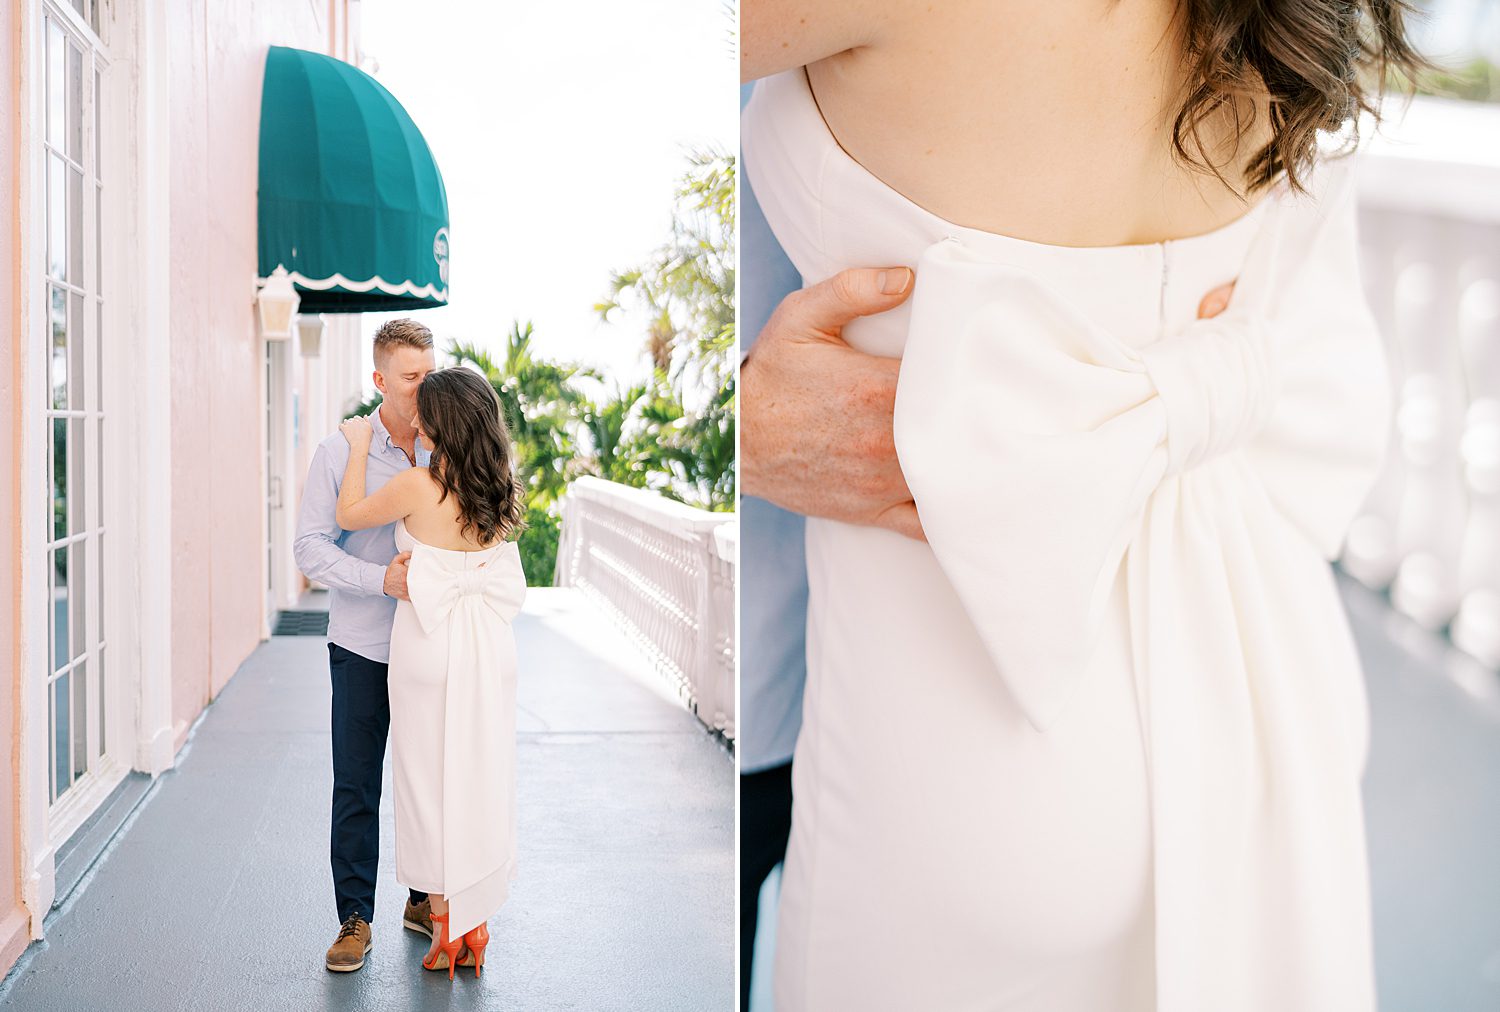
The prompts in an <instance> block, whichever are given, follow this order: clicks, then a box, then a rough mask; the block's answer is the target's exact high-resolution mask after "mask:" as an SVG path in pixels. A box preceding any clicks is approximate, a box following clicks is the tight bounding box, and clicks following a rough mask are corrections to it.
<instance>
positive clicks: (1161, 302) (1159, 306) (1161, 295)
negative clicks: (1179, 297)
mask: <svg viewBox="0 0 1500 1012" xmlns="http://www.w3.org/2000/svg"><path fill="white" fill-rule="evenodd" d="M1157 246H1158V247H1159V248H1160V250H1161V291H1160V292H1158V293H1157V296H1156V337H1157V339H1158V340H1160V339H1161V338H1163V337H1166V336H1167V244H1166V243H1157Z"/></svg>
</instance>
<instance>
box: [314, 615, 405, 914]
mask: <svg viewBox="0 0 1500 1012" xmlns="http://www.w3.org/2000/svg"><path fill="white" fill-rule="evenodd" d="M328 671H329V676H330V677H331V678H332V680H333V721H332V724H333V819H332V824H331V832H330V834H329V847H328V850H329V857H330V859H331V863H332V865H333V897H334V901H335V903H337V905H338V914H339V922H340V923H343V921H344V920H345V919H346V918H348V916H349V915H350V914H353V913H356V912H358V913H359V914H360V915H361V916H363V917H364V919H365V920H366V921H367V922H369V923H371V924H373V923H374V922H375V873H376V870H377V867H378V865H379V863H380V779H381V770H382V767H383V766H384V765H385V742H386V738H387V737H388V736H389V733H390V729H391V702H390V696H389V694H388V692H387V686H386V665H385V664H382V663H380V662H379V661H372V660H370V659H369V658H368V657H361V656H360V655H359V654H356V653H353V652H352V651H349V650H345V649H344V648H343V647H341V646H339V645H338V644H337V643H329V644H328ZM409 892H410V893H411V899H412V902H413V903H420V902H421V901H422V900H424V899H426V898H427V894H426V893H424V892H418V891H417V890H415V889H412V890H409Z"/></svg>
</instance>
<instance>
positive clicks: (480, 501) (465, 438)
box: [417, 366, 525, 545]
mask: <svg viewBox="0 0 1500 1012" xmlns="http://www.w3.org/2000/svg"><path fill="white" fill-rule="evenodd" d="M417 418H418V420H419V424H420V425H421V428H422V432H423V434H425V435H426V436H427V438H428V440H429V441H430V442H431V443H432V459H431V461H430V462H429V464H428V471H429V472H430V473H431V474H432V477H433V479H434V480H435V481H436V482H437V483H438V487H439V488H441V489H442V490H443V494H442V496H441V497H440V498H439V499H438V502H442V501H443V500H444V499H447V498H448V494H449V493H450V492H451V493H452V494H453V495H455V496H457V497H458V514H459V521H460V523H461V525H462V526H461V528H460V529H461V530H462V531H463V533H465V534H468V533H469V532H470V531H473V532H475V535H476V539H477V540H478V541H479V543H480V544H482V545H488V544H491V543H493V542H494V541H495V540H496V538H508V537H510V536H511V535H512V534H513V533H517V532H519V531H520V529H521V527H522V523H521V518H522V517H523V516H524V515H525V506H524V504H523V502H522V488H521V482H520V479H519V477H518V476H517V475H516V471H515V448H514V444H513V443H512V442H511V439H510V430H509V429H508V428H507V427H506V424H505V417H504V414H503V413H502V411H501V409H500V398H499V397H498V396H497V395H496V393H495V388H494V387H492V386H490V384H489V381H488V380H486V379H485V378H484V377H483V376H481V375H479V374H478V373H476V372H475V371H474V370H472V369H466V368H464V367H462V366H456V367H454V368H451V369H438V370H435V371H433V372H430V373H428V374H427V377H426V378H425V379H423V380H422V385H421V386H419V387H417Z"/></svg>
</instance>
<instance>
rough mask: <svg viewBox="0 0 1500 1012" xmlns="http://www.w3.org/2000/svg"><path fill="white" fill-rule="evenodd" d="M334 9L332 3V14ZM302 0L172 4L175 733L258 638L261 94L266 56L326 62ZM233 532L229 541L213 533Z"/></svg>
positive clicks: (312, 8)
mask: <svg viewBox="0 0 1500 1012" xmlns="http://www.w3.org/2000/svg"><path fill="white" fill-rule="evenodd" d="M339 7H340V8H341V7H342V2H340V3H339ZM329 19H330V9H329V5H327V4H322V3H320V4H316V5H313V4H308V3H306V2H304V0H257V2H254V3H244V2H242V0H196V2H193V3H191V4H183V5H182V8H181V10H180V13H179V9H178V8H174V13H173V19H172V23H171V36H172V38H171V47H172V51H173V59H172V80H171V93H172V119H171V124H172V126H171V129H172V166H173V167H172V250H173V254H172V266H171V278H172V377H171V381H172V437H171V438H172V502H173V516H172V535H173V537H172V540H173V555H172V629H173V644H172V672H173V686H172V718H173V722H174V725H175V732H176V736H177V741H176V743H175V744H176V745H177V746H180V745H181V744H182V739H183V737H184V736H185V735H186V733H187V729H188V728H189V727H190V726H191V724H192V722H193V720H194V719H196V717H197V716H198V714H199V712H201V711H202V709H203V707H204V706H205V705H206V704H207V703H208V701H209V700H210V699H211V698H212V697H213V696H214V695H216V694H217V693H218V692H219V690H220V689H222V688H223V686H224V684H225V683H226V682H227V681H228V680H229V678H230V677H231V676H232V675H233V674H234V672H235V669H236V668H237V667H238V666H239V665H240V663H241V662H242V661H243V660H244V659H245V658H246V657H247V656H249V654H250V652H251V651H252V650H253V649H254V648H255V645H256V643H257V642H258V641H259V638H260V627H261V614H262V609H263V607H264V605H263V601H264V599H265V588H264V587H263V585H262V584H261V571H262V563H263V559H264V551H265V550H264V547H263V545H262V543H261V536H260V530H261V523H262V519H261V518H262V515H263V513H264V510H265V490H264V488H263V487H262V482H261V461H262V453H263V451H262V448H261V420H262V417H263V412H264V408H263V406H262V403H261V397H262V387H263V379H262V369H263V367H262V365H261V347H260V339H259V336H258V334H257V331H256V321H255V314H254V307H253V304H252V301H251V299H252V294H253V290H254V289H253V285H254V279H255V275H256V231H255V230H256V217H255V185H256V165H257V150H258V147H259V130H260V89H261V80H262V75H263V74H264V71H265V54H266V50H267V48H268V47H269V46H271V45H286V46H296V47H299V48H302V49H311V50H316V51H319V52H329V51H330V46H329V43H328V37H329V24H328V22H329ZM229 531H235V532H242V534H239V535H235V536H228V535H227V534H226V532H229Z"/></svg>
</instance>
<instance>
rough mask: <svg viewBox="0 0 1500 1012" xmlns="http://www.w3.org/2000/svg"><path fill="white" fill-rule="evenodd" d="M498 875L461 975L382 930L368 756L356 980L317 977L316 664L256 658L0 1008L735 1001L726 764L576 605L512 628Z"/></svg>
mask: <svg viewBox="0 0 1500 1012" xmlns="http://www.w3.org/2000/svg"><path fill="white" fill-rule="evenodd" d="M516 635H517V641H518V645H519V653H520V684H519V688H518V703H519V708H520V709H519V713H518V738H519V741H518V749H517V751H518V757H519V765H518V770H517V781H518V784H517V790H518V798H517V804H518V807H519V812H520V820H521V821H520V825H519V827H518V849H519V857H518V866H517V867H518V877H517V880H516V882H515V883H514V885H513V887H512V892H511V895H510V899H509V900H508V901H507V903H506V905H505V906H504V907H503V908H502V909H501V910H500V911H499V912H498V913H497V914H496V915H495V916H494V917H493V918H492V919H491V921H490V931H491V936H492V939H491V942H490V948H489V950H488V952H487V953H486V955H485V969H484V976H483V977H482V978H480V979H478V980H475V979H474V976H473V970H472V969H470V970H468V971H467V973H462V972H461V973H460V976H459V978H458V979H455V980H454V981H453V982H452V983H451V984H450V983H449V981H448V975H447V973H446V972H442V973H434V972H428V971H424V970H422V968H421V965H420V960H421V956H422V954H423V953H424V952H425V951H426V949H427V945H428V944H429V943H428V939H427V938H425V937H424V936H421V935H418V934H417V933H415V932H413V931H409V930H404V929H403V928H402V927H401V913H402V906H403V903H404V901H405V897H406V889H405V888H404V887H403V886H401V885H400V884H399V883H397V881H396V879H395V825H394V811H393V805H394V801H393V795H392V791H391V769H390V753H389V750H388V751H387V754H386V770H385V785H384V789H383V795H382V802H381V836H380V844H381V846H380V854H381V857H380V866H381V867H380V882H379V887H378V892H377V895H376V901H375V912H374V925H373V928H374V934H373V939H372V941H373V948H372V949H371V950H370V953H369V955H368V956H367V957H366V961H365V965H364V968H363V969H361V970H359V971H356V972H354V973H342V974H335V973H330V972H328V971H327V970H326V969H324V967H323V956H324V952H325V951H326V950H327V948H328V946H329V944H331V943H332V941H333V938H334V935H335V934H337V932H338V926H339V924H338V915H337V913H336V912H335V909H334V902H333V883H332V877H331V873H330V871H329V866H328V837H329V804H330V797H331V794H332V789H333V774H332V766H331V756H330V744H329V704H330V688H329V675H328V652H327V648H326V647H325V646H324V640H323V639H321V638H318V637H276V638H273V639H271V640H270V641H268V642H266V643H262V644H261V645H260V647H259V648H258V649H257V650H256V651H255V653H254V654H253V655H251V657H250V658H249V659H248V660H247V661H246V662H245V663H244V664H243V665H242V666H241V668H240V670H239V672H238V673H237V674H236V675H235V677H234V678H233V679H231V681H230V683H229V685H228V686H227V687H226V688H225V690H224V692H223V693H222V694H221V695H220V696H219V698H218V699H217V700H215V701H214V703H213V704H212V705H211V706H210V707H209V708H208V709H207V711H206V712H205V713H204V716H203V717H202V718H201V719H200V721H199V724H198V726H197V727H196V728H195V730H194V731H193V733H192V735H191V736H190V737H189V739H188V743H187V745H186V746H184V748H183V749H182V751H181V752H180V753H179V755H178V763H177V767H176V768H175V769H173V770H170V771H168V772H167V773H164V774H163V775H162V776H161V777H160V778H159V779H158V782H157V783H156V784H155V785H154V787H153V791H152V794H151V796H149V797H148V798H147V799H146V801H145V802H144V803H143V804H142V805H141V807H140V808H138V809H137V810H136V811H135V813H134V814H133V815H132V816H131V818H130V819H129V820H128V821H127V822H126V823H125V825H124V827H123V828H122V830H121V831H120V833H119V834H118V835H117V836H116V837H115V839H114V840H113V841H112V842H111V844H110V846H109V847H108V848H107V849H106V850H105V852H104V853H103V854H102V855H101V856H100V858H99V860H98V862H97V863H96V864H95V865H94V867H93V868H92V869H91V870H90V871H89V872H88V874H87V875H86V876H85V878H84V880H83V882H82V883H81V885H80V886H79V887H78V889H77V890H76V891H75V892H74V893H73V894H72V895H71V896H70V897H69V898H68V900H67V902H66V903H64V904H63V906H62V907H60V908H59V909H58V910H57V911H56V912H55V913H54V914H53V915H52V916H51V917H49V918H48V920H47V922H46V938H45V939H43V940H41V941H39V942H34V943H32V945H31V947H30V948H29V949H28V950H27V952H26V953H25V954H24V955H23V956H22V957H21V960H20V961H19V962H18V963H17V965H16V967H15V969H14V971H13V972H12V973H11V975H10V977H9V978H8V979H7V982H6V984H5V987H4V990H3V992H0V1008H19V1009H27V1010H58V1012H63V1010H66V1012H74V1010H77V1009H111V1010H135V1009H143V1010H144V1009H151V1010H153V1012H154V1010H163V1012H166V1010H173V1009H179V1010H200V1009H216V1010H217V1009H255V1010H258V1012H275V1010H281V1009H286V1010H293V1009H295V1010H298V1012H303V1010H308V1009H402V1010H405V1009H422V1008H435V1009H436V1008H442V1009H525V1010H533V1009H536V1010H547V1009H580V1010H590V1012H592V1010H605V1009H620V1010H626V1009H629V1010H632V1012H634V1010H639V1009H651V1010H672V1009H683V1010H692V1012H700V1010H713V1009H732V1008H733V1007H734V970H733V960H734V954H733V941H734V928H733V920H734V785H733V760H732V757H731V756H730V755H729V754H728V753H727V752H726V751H725V750H724V749H723V748H722V747H721V746H720V745H719V744H717V743H716V741H715V740H714V739H713V738H711V737H710V735H709V734H708V732H707V731H706V730H705V729H704V728H703V726H702V725H701V724H700V723H699V722H698V720H697V718H695V717H694V716H693V715H692V714H690V713H688V712H687V711H686V710H685V709H683V708H682V706H681V705H680V704H678V703H677V702H676V700H675V699H674V698H672V697H671V696H670V694H669V692H668V690H667V689H666V688H665V685H664V683H663V680H662V679H660V678H659V676H657V675H656V674H655V672H654V671H653V670H651V669H650V668H649V667H648V666H647V662H646V661H645V660H644V659H643V657H642V655H641V653H640V651H639V650H638V649H637V648H636V647H634V646H633V645H632V644H631V643H630V642H629V641H628V640H627V639H626V638H625V637H624V636H623V635H622V634H621V633H620V632H618V631H617V629H616V628H615V627H614V626H613V625H612V624H611V623H610V621H609V620H608V619H607V618H606V617H605V616H604V615H603V614H602V613H601V612H599V611H598V610H597V609H596V608H595V607H594V606H593V605H592V604H590V603H589V602H588V601H587V600H586V599H584V598H583V597H581V596H580V595H579V594H578V593H577V592H576V591H572V590H565V589H555V588H537V589H533V590H532V591H530V593H529V595H528V598H527V603H526V608H525V610H524V611H523V613H522V615H521V616H520V617H519V618H518V619H517V621H516Z"/></svg>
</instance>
